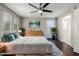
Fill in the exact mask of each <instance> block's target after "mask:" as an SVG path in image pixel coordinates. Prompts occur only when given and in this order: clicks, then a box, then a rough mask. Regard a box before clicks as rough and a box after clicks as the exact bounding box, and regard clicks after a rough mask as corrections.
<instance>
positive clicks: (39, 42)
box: [5, 36, 52, 54]
mask: <svg viewBox="0 0 79 59" xmlns="http://www.w3.org/2000/svg"><path fill="white" fill-rule="evenodd" d="M5 45H6V46H7V50H6V51H7V53H15V54H17V53H21V54H22V53H23V54H24V53H27V54H28V53H52V43H51V42H50V41H48V40H47V39H46V38H45V37H43V36H26V37H19V38H18V39H16V40H14V41H12V42H7V43H5Z"/></svg>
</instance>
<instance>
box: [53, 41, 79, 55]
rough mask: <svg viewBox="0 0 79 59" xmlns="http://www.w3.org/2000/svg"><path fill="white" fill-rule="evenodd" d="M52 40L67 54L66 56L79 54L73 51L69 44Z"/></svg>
mask: <svg viewBox="0 0 79 59" xmlns="http://www.w3.org/2000/svg"><path fill="white" fill-rule="evenodd" d="M52 42H53V43H54V44H55V45H56V46H57V47H58V48H59V49H60V50H61V51H62V52H63V53H64V54H65V56H79V54H78V53H75V52H73V48H72V47H70V46H69V45H68V44H66V43H63V42H61V41H59V40H52Z"/></svg>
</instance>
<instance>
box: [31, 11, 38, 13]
mask: <svg viewBox="0 0 79 59" xmlns="http://www.w3.org/2000/svg"><path fill="white" fill-rule="evenodd" d="M35 12H38V11H32V12H30V13H35Z"/></svg>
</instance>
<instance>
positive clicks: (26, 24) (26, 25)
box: [22, 17, 55, 38]
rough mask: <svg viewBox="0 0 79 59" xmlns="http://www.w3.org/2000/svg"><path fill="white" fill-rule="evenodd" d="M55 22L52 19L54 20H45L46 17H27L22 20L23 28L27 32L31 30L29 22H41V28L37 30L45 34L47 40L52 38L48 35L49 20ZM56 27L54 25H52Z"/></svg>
mask: <svg viewBox="0 0 79 59" xmlns="http://www.w3.org/2000/svg"><path fill="white" fill-rule="evenodd" d="M50 19H51V20H55V19H52V18H44V17H27V18H25V19H22V22H23V23H22V27H23V28H25V29H26V31H28V30H29V29H30V28H29V21H40V28H37V30H42V31H43V33H44V36H45V37H47V38H51V37H50V34H49V33H48V30H47V24H46V23H47V20H50ZM52 26H54V25H52Z"/></svg>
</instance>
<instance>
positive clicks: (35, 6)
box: [29, 3, 39, 9]
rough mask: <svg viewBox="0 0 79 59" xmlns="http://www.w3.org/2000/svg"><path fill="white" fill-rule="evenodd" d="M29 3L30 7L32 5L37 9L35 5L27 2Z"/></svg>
mask: <svg viewBox="0 0 79 59" xmlns="http://www.w3.org/2000/svg"><path fill="white" fill-rule="evenodd" d="M29 5H30V6H32V7H34V8H36V9H39V8H37V7H36V6H34V5H32V4H31V3H29Z"/></svg>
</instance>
